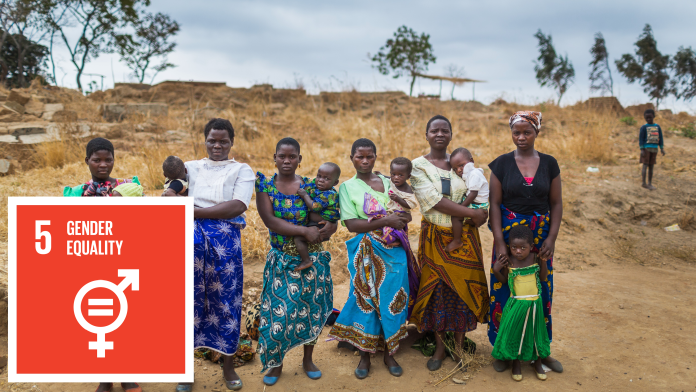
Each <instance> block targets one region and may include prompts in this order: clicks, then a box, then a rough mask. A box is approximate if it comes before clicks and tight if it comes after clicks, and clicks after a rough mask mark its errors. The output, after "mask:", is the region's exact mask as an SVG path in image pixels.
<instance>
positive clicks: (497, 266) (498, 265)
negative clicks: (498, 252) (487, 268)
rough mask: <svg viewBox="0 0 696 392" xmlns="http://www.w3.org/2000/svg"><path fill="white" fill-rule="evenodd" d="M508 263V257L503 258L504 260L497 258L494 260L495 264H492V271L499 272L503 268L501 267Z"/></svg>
mask: <svg viewBox="0 0 696 392" xmlns="http://www.w3.org/2000/svg"><path fill="white" fill-rule="evenodd" d="M508 264H509V260H508V259H505V260H500V259H498V260H496V261H495V264H494V265H493V271H495V272H500V271H502V270H503V268H505V267H507V266H508Z"/></svg>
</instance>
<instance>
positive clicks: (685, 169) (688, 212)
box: [0, 138, 696, 392]
mask: <svg viewBox="0 0 696 392" xmlns="http://www.w3.org/2000/svg"><path fill="white" fill-rule="evenodd" d="M666 150H667V152H668V156H667V157H664V158H663V157H659V158H658V166H657V167H656V174H655V184H656V185H657V186H658V187H659V189H658V190H656V191H653V192H649V191H647V190H644V189H642V188H641V187H640V177H639V175H640V172H639V170H640V167H639V165H638V164H637V160H638V159H637V152H636V153H635V154H632V155H626V156H624V157H620V158H619V160H618V162H616V164H614V165H611V166H600V167H599V170H600V172H599V173H588V172H586V171H585V169H586V166H582V167H581V166H577V167H564V166H562V171H563V183H564V198H565V200H564V204H565V210H564V211H565V216H564V220H563V225H562V229H561V234H560V235H559V239H558V242H557V244H556V255H557V257H556V260H555V272H554V276H555V288H556V291H555V292H554V313H553V315H554V341H553V343H552V346H551V347H552V355H553V356H554V357H555V358H557V359H558V360H560V361H561V362H562V363H563V366H564V368H565V372H564V373H562V374H557V373H549V375H548V376H549V377H548V380H547V381H545V382H542V381H539V380H537V379H536V378H535V377H534V374H533V372H532V368H531V367H530V366H524V367H523V375H524V380H523V381H522V382H521V383H515V382H514V381H513V380H512V379H511V378H510V373H509V371H506V372H504V373H496V372H495V371H494V370H493V368H492V367H491V366H490V365H488V366H485V367H483V368H482V369H481V370H480V371H478V372H475V373H473V374H472V373H466V374H461V373H460V374H458V375H457V376H456V377H459V378H463V379H466V383H465V384H463V385H460V384H455V383H454V382H452V381H451V380H448V381H446V382H444V383H442V384H440V385H439V386H434V384H435V383H436V382H437V381H438V380H439V379H440V378H441V377H442V376H443V374H444V373H443V371H442V370H441V371H439V372H436V373H431V372H429V371H428V370H427V368H426V366H425V364H426V362H427V358H426V357H424V356H423V355H422V354H421V353H420V352H418V351H416V350H413V349H411V348H410V344H411V342H412V339H413V336H411V337H409V338H407V339H406V340H405V341H403V342H402V345H401V349H400V351H399V352H398V353H397V354H396V359H397V361H398V362H399V363H400V364H401V366H402V367H403V369H404V372H405V373H404V375H403V376H402V377H400V378H394V377H392V376H390V375H389V373H388V372H387V370H386V368H385V367H384V366H383V364H382V363H381V359H380V358H379V356H378V357H376V358H374V359H373V362H372V369H371V371H370V375H369V377H368V378H367V379H365V380H357V379H356V378H355V377H354V375H353V370H354V368H355V366H356V365H357V363H358V357H356V356H354V355H353V353H352V352H350V351H348V350H346V349H340V350H339V349H337V347H336V342H324V339H321V340H320V343H319V344H318V345H317V346H316V349H315V355H314V358H315V363H316V364H317V366H318V367H319V368H320V369H321V370H322V371H323V373H324V375H323V377H322V378H321V379H320V380H317V381H311V380H309V379H308V378H307V377H306V376H305V375H304V374H303V371H302V369H301V355H302V350H300V349H295V350H293V351H292V352H291V353H289V354H288V356H287V357H286V359H285V370H284V373H283V375H282V377H281V379H280V381H279V382H278V384H276V385H275V386H273V387H264V385H263V383H262V382H261V378H262V374H260V372H259V371H260V369H261V367H260V363H259V361H258V359H254V360H253V361H252V362H251V363H249V364H247V365H246V366H243V367H241V368H238V373H239V374H240V375H241V377H242V380H243V382H244V389H243V390H245V391H274V390H275V391H300V390H302V391H328V390H355V391H357V390H382V391H421V390H422V391H431V390H443V391H454V390H474V389H478V390H481V389H486V390H503V391H507V390H549V391H556V390H612V391H614V390H617V391H621V390H631V391H648V390H651V391H654V390H670V391H688V390H694V389H696V349H694V344H693V343H692V342H693V339H694V336H696V326H695V324H694V320H696V301H695V298H696V235H695V234H694V233H695V231H694V229H695V228H696V223H695V222H694V217H693V216H694V215H693V209H694V208H693V207H694V206H696V183H695V182H694V180H696V173H695V169H696V161H695V157H696V141H693V140H688V139H685V138H669V139H667V145H666ZM674 223H679V224H680V226H681V227H682V228H683V230H681V231H676V232H667V231H665V230H664V227H666V226H669V225H672V224H674ZM481 237H482V241H483V247H484V251H485V258H486V259H488V255H489V254H490V250H491V247H492V236H491V234H490V232H489V231H488V230H487V229H484V228H482V229H481ZM414 246H416V244H415V243H414ZM345 262H346V260H345V259H343V260H335V263H334V265H333V273H334V280H335V282H336V286H335V307H337V308H340V307H342V305H343V303H344V302H345V299H346V298H347V295H348V287H349V282H348V279H347V271H346V270H345ZM489 262H490V261H489V260H487V261H486V263H487V264H488V263H489ZM262 269H263V263H262V262H261V261H259V260H250V261H249V262H247V264H246V265H245V284H246V288H245V290H246V291H248V290H250V289H252V288H254V287H260V279H261V272H262ZM0 305H1V306H0V312H2V313H3V314H0V320H3V321H4V320H6V316H7V313H6V309H7V308H6V303H4V302H2V303H0ZM3 324H4V323H3ZM327 333H328V328H326V329H324V332H323V334H322V338H325V337H326V334H327ZM469 337H470V338H471V339H473V340H474V341H475V342H476V343H477V345H478V350H479V352H480V353H482V354H483V355H484V356H485V357H489V356H490V355H489V354H490V351H491V347H490V344H489V343H488V339H487V335H486V326H485V325H480V326H479V328H478V329H477V330H476V331H474V332H472V333H470V334H469ZM6 353H7V328H6V325H1V324H0V356H2V355H6ZM141 355H150V356H152V360H157V357H156V353H152V352H148V351H147V350H145V351H144V352H143V353H141ZM36 360H37V361H40V360H60V353H54V354H49V355H46V353H37V355H36ZM444 367H446V368H448V369H450V368H453V367H454V362H452V361H449V360H448V361H446V362H445V365H444ZM195 370H196V384H195V387H194V391H196V392H203V391H206V392H207V391H225V390H226V388H225V387H224V384H223V383H222V378H221V377H222V376H221V369H220V367H219V365H216V364H212V363H210V362H200V363H199V364H197V366H196V367H195ZM95 387H96V385H94V384H8V381H7V369H4V370H2V371H1V372H0V391H46V392H48V391H65V392H77V391H92V390H94V388H95ZM143 389H144V390H145V391H148V392H160V391H173V390H174V385H173V384H143ZM120 390H121V389H120V388H119V387H115V388H114V391H120Z"/></svg>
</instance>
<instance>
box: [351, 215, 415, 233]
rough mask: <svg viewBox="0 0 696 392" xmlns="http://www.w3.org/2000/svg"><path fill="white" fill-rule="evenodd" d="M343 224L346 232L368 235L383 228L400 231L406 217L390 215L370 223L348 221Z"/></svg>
mask: <svg viewBox="0 0 696 392" xmlns="http://www.w3.org/2000/svg"><path fill="white" fill-rule="evenodd" d="M409 215H410V214H409ZM343 222H344V223H345V224H346V228H348V231H350V232H351V233H368V232H370V231H373V230H377V229H381V228H383V227H385V226H389V227H393V228H395V229H397V230H401V229H403V228H404V227H405V226H406V223H407V222H408V217H407V216H400V215H399V214H391V215H387V216H385V217H384V218H380V219H373V220H371V221H368V220H367V219H348V220H345V221H343Z"/></svg>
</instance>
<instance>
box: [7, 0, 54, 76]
mask: <svg viewBox="0 0 696 392" xmlns="http://www.w3.org/2000/svg"><path fill="white" fill-rule="evenodd" d="M47 5H48V2H47V1H41V0H38V1H37V0H14V1H13V0H2V1H1V2H0V16H1V17H0V23H2V30H3V31H2V37H1V38H0V48H3V47H4V46H5V44H6V42H7V41H8V40H9V41H11V42H12V44H13V48H14V50H13V51H11V52H12V54H13V55H14V56H15V58H14V59H12V60H10V59H7V58H4V57H5V56H4V55H3V56H0V58H1V59H0V61H1V66H2V71H3V72H2V75H3V78H4V77H5V76H6V75H7V74H8V73H10V72H12V73H13V74H14V75H16V78H17V80H13V81H12V84H13V85H16V86H21V87H24V86H27V85H28V84H29V83H30V82H31V81H30V80H26V77H25V76H26V72H25V66H26V65H27V60H28V58H29V57H32V58H34V60H36V58H35V57H36V56H39V57H41V58H43V56H45V48H44V47H43V46H41V45H39V44H38V42H40V41H42V40H44V38H45V37H46V36H47V34H48V32H47V31H46V29H45V28H44V26H43V24H42V23H41V19H40V13H39V12H40V10H42V9H44V7H46V6H47ZM30 53H31V54H32V55H31V56H28V55H29V54H30ZM40 61H41V62H43V61H42V60H40ZM10 62H11V63H12V67H10V66H9V65H10ZM31 66H32V68H35V67H36V66H37V64H32V65H31ZM10 68H14V69H12V70H11V69H10Z"/></svg>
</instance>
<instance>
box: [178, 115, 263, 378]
mask: <svg viewBox="0 0 696 392" xmlns="http://www.w3.org/2000/svg"><path fill="white" fill-rule="evenodd" d="M203 134H204V136H205V147H206V151H207V152H208V157H207V158H203V159H201V160H197V161H190V162H186V170H187V172H188V183H189V188H188V189H189V196H192V197H193V198H194V207H195V208H194V212H193V217H194V218H195V223H194V243H193V249H194V278H193V279H194V321H193V322H194V346H195V348H201V347H205V348H208V349H211V350H214V351H217V352H219V353H221V354H223V355H225V356H226V357H225V359H226V360H225V361H224V364H223V368H222V376H223V379H224V380H225V384H226V386H227V388H228V389H231V390H239V389H241V388H242V380H241V379H240V378H239V375H237V373H236V372H235V371H234V364H233V361H232V358H231V356H232V355H234V353H235V352H236V351H237V346H238V344H239V332H240V329H239V328H240V321H241V316H242V289H243V278H244V274H243V263H242V247H241V230H242V229H243V228H244V227H245V226H246V221H245V216H244V211H246V210H247V208H248V207H249V203H250V202H251V196H252V194H253V191H254V172H253V171H252V170H251V168H250V167H249V165H247V164H246V163H240V162H237V161H235V160H234V159H231V158H230V157H229V155H230V149H231V148H232V145H233V144H234V129H233V128H232V124H231V123H230V122H229V121H227V120H223V119H220V118H214V119H212V120H210V121H209V122H208V124H206V126H205V129H204V131H203ZM192 388H193V385H192V384H179V385H178V386H177V389H176V390H177V391H191V390H192Z"/></svg>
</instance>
